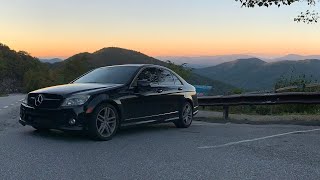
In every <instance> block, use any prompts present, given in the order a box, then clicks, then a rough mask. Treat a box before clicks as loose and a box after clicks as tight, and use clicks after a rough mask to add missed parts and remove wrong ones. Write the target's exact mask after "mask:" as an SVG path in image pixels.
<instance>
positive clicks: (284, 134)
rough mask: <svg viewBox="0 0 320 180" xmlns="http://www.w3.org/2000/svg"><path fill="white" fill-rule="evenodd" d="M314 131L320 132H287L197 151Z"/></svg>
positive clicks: (205, 147) (203, 147)
mask: <svg viewBox="0 0 320 180" xmlns="http://www.w3.org/2000/svg"><path fill="white" fill-rule="evenodd" d="M314 131H320V128H318V129H310V130H302V131H292V132H287V133H282V134H275V135H271V136H265V137H260V138H254V139H247V140H242V141H236V142H230V143H226V144H221V145H215V146H201V147H198V148H199V149H212V148H220V147H226V146H232V145H236V144H241V143H247V142H253V141H259V140H264V139H270V138H275V137H280V136H286V135H290V134H297V133H308V132H314Z"/></svg>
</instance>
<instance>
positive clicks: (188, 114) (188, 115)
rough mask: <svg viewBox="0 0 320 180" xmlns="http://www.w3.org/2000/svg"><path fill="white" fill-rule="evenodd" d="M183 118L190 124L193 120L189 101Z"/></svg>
mask: <svg viewBox="0 0 320 180" xmlns="http://www.w3.org/2000/svg"><path fill="white" fill-rule="evenodd" d="M182 118H183V122H184V123H185V125H189V124H190V123H191V121H192V108H191V105H190V104H189V103H187V104H186V105H185V106H184V108H183V111H182Z"/></svg>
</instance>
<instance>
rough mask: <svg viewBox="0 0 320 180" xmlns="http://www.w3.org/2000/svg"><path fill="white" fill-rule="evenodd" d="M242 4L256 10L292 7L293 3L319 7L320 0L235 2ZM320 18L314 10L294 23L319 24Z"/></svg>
mask: <svg viewBox="0 0 320 180" xmlns="http://www.w3.org/2000/svg"><path fill="white" fill-rule="evenodd" d="M235 1H239V2H240V3H241V4H242V7H247V8H254V7H270V6H278V7H280V6H290V5H292V4H293V3H302V2H305V3H307V4H308V5H309V6H310V7H314V6H316V5H317V3H318V2H319V0H235ZM319 18H320V16H319V13H318V12H316V11H314V10H307V11H306V12H301V13H300V14H299V15H298V16H297V17H296V18H294V21H296V22H303V23H307V24H310V23H317V22H318V20H319Z"/></svg>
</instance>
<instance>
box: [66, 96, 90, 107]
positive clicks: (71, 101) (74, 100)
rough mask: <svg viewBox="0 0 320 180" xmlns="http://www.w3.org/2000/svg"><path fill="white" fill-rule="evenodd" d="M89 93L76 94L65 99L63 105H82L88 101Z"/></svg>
mask: <svg viewBox="0 0 320 180" xmlns="http://www.w3.org/2000/svg"><path fill="white" fill-rule="evenodd" d="M89 98H90V96H89V95H75V96H71V97H68V98H67V99H65V100H64V102H63V103H62V105H61V106H80V105H83V104H84V103H86V102H87V101H88V99H89Z"/></svg>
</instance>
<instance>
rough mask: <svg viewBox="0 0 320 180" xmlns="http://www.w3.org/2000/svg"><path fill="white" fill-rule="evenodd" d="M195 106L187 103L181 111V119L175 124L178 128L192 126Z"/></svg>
mask: <svg viewBox="0 0 320 180" xmlns="http://www.w3.org/2000/svg"><path fill="white" fill-rule="evenodd" d="M192 119H193V106H192V105H191V103H189V102H185V103H184V104H183V106H182V107H181V109H180V111H179V119H178V120H177V121H175V122H174V124H175V125H176V127H177V128H188V127H189V126H190V125H191V124H192Z"/></svg>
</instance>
